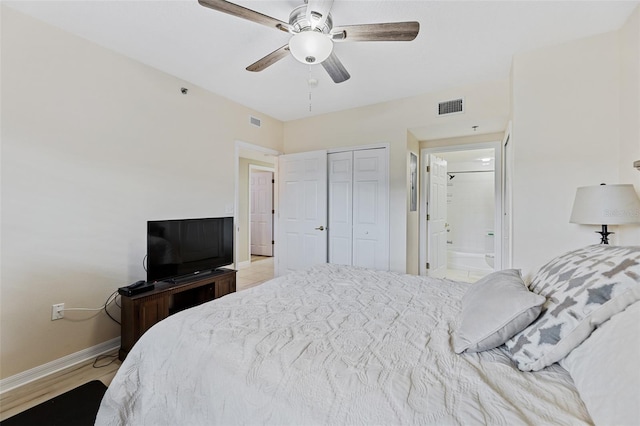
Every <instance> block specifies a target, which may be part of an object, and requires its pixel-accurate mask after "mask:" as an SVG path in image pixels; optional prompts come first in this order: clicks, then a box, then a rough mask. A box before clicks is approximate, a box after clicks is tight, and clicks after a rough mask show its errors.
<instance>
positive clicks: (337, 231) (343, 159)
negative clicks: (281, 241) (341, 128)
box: [327, 151, 353, 265]
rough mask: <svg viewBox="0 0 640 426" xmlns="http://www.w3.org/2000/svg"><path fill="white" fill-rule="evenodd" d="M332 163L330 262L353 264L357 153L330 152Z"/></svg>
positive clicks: (330, 164) (329, 163)
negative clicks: (354, 175)
mask: <svg viewBox="0 0 640 426" xmlns="http://www.w3.org/2000/svg"><path fill="white" fill-rule="evenodd" d="M327 161H328V166H329V176H328V178H329V225H330V227H329V230H328V234H329V263H336V264H341V265H351V262H352V256H351V253H352V245H353V241H352V232H353V230H352V227H353V221H352V213H353V212H352V210H353V208H352V204H353V201H352V197H353V195H352V194H353V190H352V187H353V167H352V166H353V153H352V152H351V151H348V152H336V153H331V154H329V155H328V159H327Z"/></svg>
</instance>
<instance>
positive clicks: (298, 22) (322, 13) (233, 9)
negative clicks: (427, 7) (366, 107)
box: [198, 0, 420, 83]
mask: <svg viewBox="0 0 640 426" xmlns="http://www.w3.org/2000/svg"><path fill="white" fill-rule="evenodd" d="M198 2H199V3H200V4H201V5H202V6H205V7H208V8H210V9H213V10H217V11H219V12H223V13H227V14H229V15H233V16H237V17H238V18H243V19H247V20H249V21H253V22H256V23H258V24H262V25H266V26H268V27H271V28H275V29H277V30H280V31H284V32H287V33H290V34H292V36H291V39H290V40H289V43H287V44H286V45H284V46H282V47H281V48H279V49H277V50H274V51H273V52H271V53H269V54H268V55H267V56H265V57H264V58H262V59H259V60H258V61H256V62H254V63H253V64H251V65H249V66H248V67H247V70H248V71H254V72H257V71H262V70H264V69H265V68H267V67H269V66H271V65H273V64H274V63H276V62H278V61H279V60H280V59H282V58H284V57H285V56H287V55H288V54H289V53H291V54H292V55H293V57H294V58H295V59H296V60H298V61H300V62H302V63H303V64H322V66H323V67H324V69H325V70H326V71H327V73H328V74H329V76H330V77H331V79H332V80H333V81H334V82H336V83H342V82H343V81H346V80H348V79H349V78H350V77H351V76H350V75H349V72H348V71H347V70H346V69H345V67H344V65H342V62H340V60H339V59H338V57H337V56H336V54H335V52H333V43H334V42H346V41H411V40H413V39H414V38H416V36H417V35H418V31H419V30H420V24H419V23H418V22H416V21H409V22H386V23H379V24H362V25H345V26H339V27H334V26H333V20H332V18H331V13H330V11H331V6H332V5H333V0H305V3H306V4H303V5H300V6H298V7H296V8H295V9H293V11H292V12H291V14H290V15H289V22H284V21H281V20H279V19H276V18H272V17H271V16H267V15H264V14H262V13H260V12H256V11H255V10H251V9H247V8H246V7H243V6H240V5H238V4H235V3H231V2H229V1H226V0H198Z"/></svg>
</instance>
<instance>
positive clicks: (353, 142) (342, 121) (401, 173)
mask: <svg viewBox="0 0 640 426" xmlns="http://www.w3.org/2000/svg"><path fill="white" fill-rule="evenodd" d="M460 96H464V98H465V102H466V106H467V107H466V110H465V113H464V114H452V115H451V116H448V117H437V116H436V113H435V112H436V111H437V103H438V102H441V101H443V100H449V99H455V98H457V97H460ZM508 115H509V83H508V81H507V80H504V81H494V82H486V83H482V84H477V85H472V86H465V87H460V88H456V89H452V90H447V91H442V92H437V93H430V94H426V95H420V96H414V97H411V98H407V99H401V100H397V101H391V102H385V103H381V104H376V105H371V106H367V107H362V108H355V109H351V110H347V111H340V112H336V113H331V114H325V115H321V116H316V117H310V118H306V119H300V120H295V121H290V122H287V123H285V127H284V149H285V153H287V154H290V153H295V152H304V151H313V150H317V149H328V148H336V147H349V146H358V145H370V144H380V143H388V144H389V146H390V150H389V151H390V152H389V191H390V194H389V201H390V206H391V209H390V210H391V211H390V235H389V237H390V250H389V251H390V268H391V270H393V271H399V272H405V271H406V268H407V255H408V254H407V247H408V243H407V226H408V225H407V218H408V217H409V215H408V214H407V213H408V211H407V155H408V153H407V152H408V151H407V130H408V129H412V128H421V127H429V126H441V125H444V124H446V125H452V124H455V123H462V125H464V126H466V125H467V124H468V123H471V122H473V121H474V120H478V121H481V120H485V119H489V118H493V119H495V118H496V117H504V122H505V125H506V120H507V118H506V117H508ZM411 226H412V225H409V227H411ZM415 255H416V254H415V253H411V254H410V256H415Z"/></svg>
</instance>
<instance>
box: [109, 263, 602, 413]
mask: <svg viewBox="0 0 640 426" xmlns="http://www.w3.org/2000/svg"><path fill="white" fill-rule="evenodd" d="M468 285H469V284H464V283H457V282H453V281H447V280H434V279H428V278H422V277H416V276H409V275H401V274H395V273H389V272H373V271H369V270H363V269H358V268H351V267H344V266H337V265H321V266H317V267H314V268H312V269H310V270H307V271H304V272H300V273H293V274H289V275H287V276H284V277H281V278H277V279H275V280H273V281H270V282H268V283H265V284H262V285H260V286H258V287H256V288H253V289H249V290H245V291H241V292H238V293H235V294H230V295H227V296H224V297H223V298H221V299H217V300H215V301H213V302H209V303H206V304H204V305H201V306H198V307H195V308H192V309H189V310H186V311H183V312H180V313H177V314H175V315H173V316H171V317H169V318H168V319H166V320H164V321H162V322H160V323H158V324H157V325H156V326H154V327H153V328H152V329H150V330H149V331H148V332H147V333H145V334H144V335H143V336H142V338H141V339H140V341H139V342H138V343H137V344H136V345H135V346H134V348H133V350H132V351H131V352H130V353H129V355H128V357H127V359H126V360H125V361H124V363H123V364H122V366H121V367H120V370H119V371H118V373H117V375H116V377H115V378H114V380H113V382H112V383H111V385H110V386H109V389H108V391H107V393H106V395H105V397H104V399H103V401H102V405H101V407H100V411H99V413H98V418H97V422H96V424H98V425H121V424H128V425H205V424H206V425H214V424H217V425H230V424H264V423H268V424H277V425H284V424H294V425H313V424H336V425H347V424H366V425H391V424H403V425H407V424H437V425H445V424H446V425H449V424H451V425H457V424H465V425H468V424H502V425H515V424H534V425H542V424H565V425H569V424H572V425H575V424H590V419H589V415H588V414H587V411H586V409H585V407H584V405H583V403H582V401H581V400H580V397H579V396H578V394H577V392H576V390H575V388H574V386H573V383H572V381H571V378H570V377H569V375H568V373H567V372H566V371H565V370H564V369H562V368H561V367H559V366H558V365H554V366H552V367H550V368H547V369H544V370H542V371H539V372H536V373H530V372H529V373H524V372H521V371H519V370H517V369H516V368H515V366H514V365H513V364H512V363H511V361H510V360H509V359H508V358H507V356H506V355H505V354H504V353H503V352H502V351H501V350H500V349H494V350H491V351H487V352H482V353H479V354H463V355H456V354H455V353H454V352H453V347H452V336H451V335H452V333H453V330H454V329H455V328H456V325H457V315H458V313H459V311H460V299H461V297H462V295H463V294H464V292H465V290H466V288H467V286H468Z"/></svg>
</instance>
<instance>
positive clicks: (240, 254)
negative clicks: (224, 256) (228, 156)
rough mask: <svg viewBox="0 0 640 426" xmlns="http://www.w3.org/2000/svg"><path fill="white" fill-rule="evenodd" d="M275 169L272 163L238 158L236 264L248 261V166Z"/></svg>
mask: <svg viewBox="0 0 640 426" xmlns="http://www.w3.org/2000/svg"><path fill="white" fill-rule="evenodd" d="M250 165H254V166H262V167H269V168H275V165H274V164H273V163H268V162H265V161H257V160H252V159H249V158H240V161H239V167H238V215H237V219H236V220H237V221H238V222H237V227H238V232H237V233H236V236H237V238H236V254H237V258H236V262H238V263H241V262H246V261H248V260H249V226H251V225H250V224H249V195H250V194H249V166H250Z"/></svg>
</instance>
